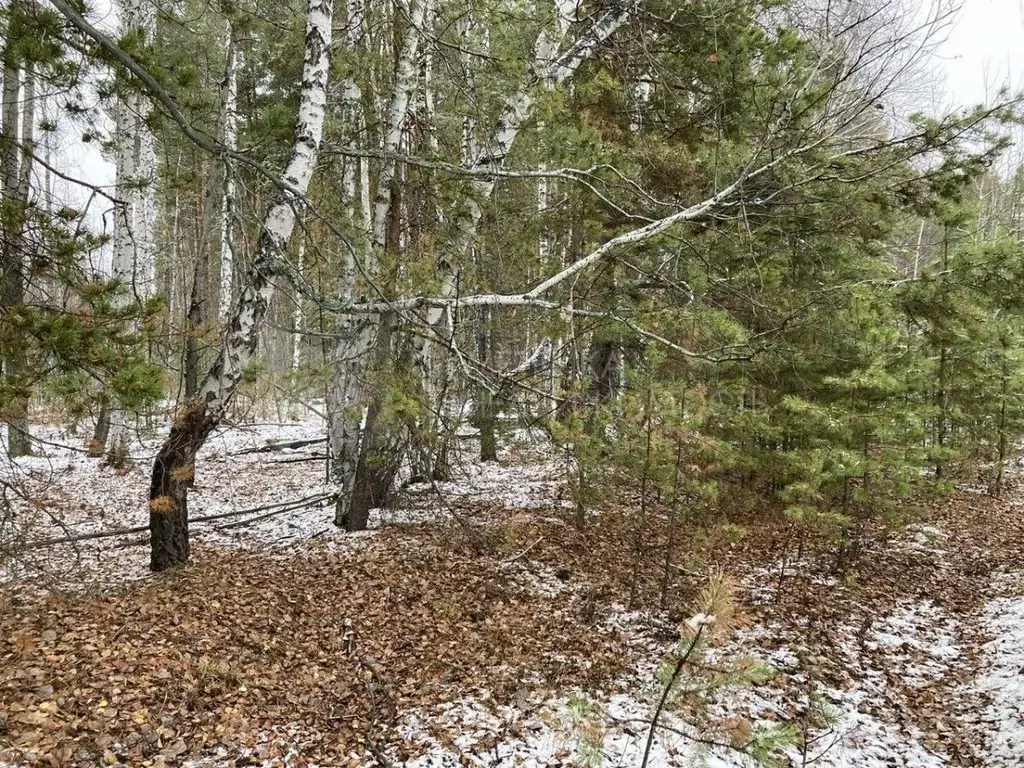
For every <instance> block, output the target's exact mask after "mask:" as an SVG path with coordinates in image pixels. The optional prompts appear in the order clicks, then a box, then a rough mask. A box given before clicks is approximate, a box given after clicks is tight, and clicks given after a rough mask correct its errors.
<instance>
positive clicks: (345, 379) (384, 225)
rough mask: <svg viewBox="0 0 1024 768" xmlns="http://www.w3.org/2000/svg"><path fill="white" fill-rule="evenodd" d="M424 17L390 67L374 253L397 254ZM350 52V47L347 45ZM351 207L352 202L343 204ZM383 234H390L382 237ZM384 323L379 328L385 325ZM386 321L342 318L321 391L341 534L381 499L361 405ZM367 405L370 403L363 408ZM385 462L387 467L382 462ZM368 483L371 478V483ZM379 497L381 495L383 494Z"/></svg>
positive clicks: (372, 422) (374, 406) (374, 444)
mask: <svg viewBox="0 0 1024 768" xmlns="http://www.w3.org/2000/svg"><path fill="white" fill-rule="evenodd" d="M362 10H363V9H362V6H361V5H360V4H358V3H353V4H352V5H351V6H350V8H349V12H350V14H359V15H358V16H357V17H355V18H351V17H350V19H349V34H350V35H355V34H356V33H357V30H361V27H362V17H361V14H362ZM428 10H429V0H427V1H426V2H420V3H419V4H418V5H414V6H412V7H410V9H409V25H408V27H407V29H406V31H405V35H404V37H403V40H402V45H401V48H400V50H399V52H398V57H397V60H396V63H395V80H394V86H393V88H392V93H391V100H390V103H389V106H388V110H387V115H388V120H387V124H386V128H385V133H384V139H383V146H382V148H383V150H384V157H385V159H384V160H382V161H381V167H380V174H379V176H378V180H377V194H376V199H375V204H374V207H373V219H372V222H369V223H370V225H371V226H370V231H369V234H370V237H371V240H372V242H373V244H374V247H375V252H380V251H382V250H388V249H391V250H392V251H394V250H396V249H397V245H398V243H397V237H396V233H395V231H394V229H395V222H396V221H398V218H397V216H398V210H397V199H398V197H397V188H396V187H395V175H396V174H395V172H396V161H395V159H394V155H395V154H397V152H398V151H399V150H400V148H401V143H402V137H403V135H404V132H405V122H406V118H407V116H408V113H409V105H410V101H411V98H412V94H413V91H414V89H415V87H416V79H417V74H418V62H419V59H418V55H417V51H418V50H419V44H420V36H421V34H422V31H423V24H424V19H425V18H426V14H427V11H428ZM349 42H350V45H353V46H355V45H357V44H358V41H357V39H356V38H354V37H350V39H349ZM345 93H346V95H347V97H348V98H349V100H350V104H351V107H352V113H353V115H354V114H355V113H356V112H358V111H360V110H359V107H358V89H357V88H356V87H355V84H354V82H353V83H352V84H351V86H349V87H347V88H346V90H345ZM366 182H367V177H366V176H365V175H363V177H362V188H363V191H364V194H365V190H366V189H367V188H368V185H367V183H366ZM350 199H354V195H352V196H351V197H350ZM389 230H391V231H390V234H389ZM364 269H365V270H366V271H367V272H368V273H369V274H370V275H371V276H372V277H377V276H378V271H379V270H378V268H377V263H376V259H375V258H374V257H371V258H370V259H368V260H367V263H366V264H364ZM345 270H346V272H347V273H348V276H350V277H351V281H350V282H348V283H347V287H348V291H349V293H348V294H347V295H348V296H352V295H353V294H352V293H351V291H352V290H353V289H354V285H355V272H356V265H355V262H354V255H352V254H349V255H348V256H347V257H346V264H345ZM385 320H386V321H385ZM390 322H391V320H390V318H387V319H384V318H382V317H381V316H378V315H367V316H365V317H361V318H357V317H343V318H342V319H341V321H340V328H339V337H340V338H339V343H338V345H337V348H336V352H335V359H334V366H335V368H334V377H333V380H332V383H331V387H330V388H329V402H328V412H329V416H330V428H329V432H330V434H329V438H330V447H331V454H332V455H333V457H334V465H333V466H334V473H333V474H334V481H335V483H336V485H337V486H338V502H337V506H336V508H335V517H334V522H335V524H336V525H338V526H339V527H344V528H346V529H347V530H350V531H354V530H362V529H364V528H365V527H366V520H367V518H368V512H369V509H370V508H371V507H372V506H373V505H375V504H376V503H377V502H378V501H379V499H380V498H381V495H382V491H381V489H380V488H379V485H380V482H381V478H382V477H386V476H388V475H389V472H384V473H377V472H371V467H373V466H375V465H376V464H378V463H379V462H378V458H379V457H377V456H375V455H374V454H376V453H377V451H378V449H380V450H383V448H382V447H381V445H380V441H379V440H378V436H377V435H376V434H375V432H376V428H377V426H378V420H377V415H378V414H379V411H380V406H379V403H377V402H373V401H372V399H371V398H368V392H367V387H366V379H367V375H368V371H369V370H370V369H371V368H374V367H377V366H376V365H370V363H371V362H375V363H379V362H383V361H385V360H387V359H388V354H389V350H387V349H384V348H382V345H387V346H388V347H390V345H391V339H392V336H393V334H392V332H391V329H390V328H389V327H386V326H389V325H390ZM368 399H371V402H369V403H367V402H366V401H367V400H368ZM388 461H393V458H389V459H388ZM371 475H373V476H372V477H371ZM386 490H387V489H384V491H385V492H386Z"/></svg>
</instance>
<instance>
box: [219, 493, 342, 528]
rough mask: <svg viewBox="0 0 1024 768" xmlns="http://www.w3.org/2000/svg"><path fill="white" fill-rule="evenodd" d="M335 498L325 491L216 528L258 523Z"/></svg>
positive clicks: (240, 526)
mask: <svg viewBox="0 0 1024 768" xmlns="http://www.w3.org/2000/svg"><path fill="white" fill-rule="evenodd" d="M337 498H338V494H336V493H326V494H324V495H323V496H320V497H319V498H313V499H309V500H303V501H298V502H295V504H293V505H292V506H289V507H283V508H281V509H275V510H272V511H270V512H265V513H263V514H262V515H257V516H256V517H250V518H248V519H246V520H239V521H238V522H234V523H228V524H227V525H218V526H217V528H216V530H218V531H226V530H228V529H229V528H243V527H245V526H247V525H252V524H253V523H258V522H259V521H260V520H266V519H268V518H271V517H274V516H275V515H283V514H285V513H286V512H294V511H295V510H297V509H305V508H306V507H312V506H313V505H315V504H320V503H322V502H325V501H335V500H336V499H337Z"/></svg>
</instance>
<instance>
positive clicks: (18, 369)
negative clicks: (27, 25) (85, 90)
mask: <svg viewBox="0 0 1024 768" xmlns="http://www.w3.org/2000/svg"><path fill="white" fill-rule="evenodd" d="M21 10H22V9H21V7H20V4H19V3H14V4H13V6H12V8H11V17H12V18H11V22H10V23H11V24H12V25H15V24H18V15H19V14H20V12H21ZM17 38H18V35H17V34H16V33H12V34H10V35H9V36H8V41H9V42H8V44H7V45H6V46H5V48H4V54H3V65H4V89H3V107H2V123H0V130H2V132H3V164H4V174H3V201H2V203H0V204H2V206H3V216H2V220H3V230H4V231H3V246H2V259H3V281H4V282H3V293H2V298H0V310H2V312H3V313H4V314H8V313H10V312H12V311H15V312H16V311H17V310H18V307H19V306H20V305H23V304H24V302H25V253H24V243H23V240H22V234H23V230H24V224H25V214H26V209H27V206H28V193H29V171H30V169H31V162H32V159H31V158H32V155H31V151H32V150H31V147H32V141H33V132H34V130H33V129H34V125H35V116H34V106H35V98H34V95H35V92H34V88H35V82H34V78H33V76H32V73H31V70H30V69H28V68H26V70H25V88H24V99H23V103H24V108H23V122H22V135H21V136H20V137H19V136H18V112H19V109H18V107H19V95H20V92H21V88H20V84H21V76H22V75H21V67H20V61H19V58H18V54H17V52H16V43H15V41H16V40H17ZM3 368H4V374H5V377H6V378H7V380H8V382H9V383H12V384H13V385H14V387H15V389H16V390H17V389H21V388H22V387H23V386H24V387H25V388H26V389H27V386H28V383H27V382H24V381H21V379H22V378H23V377H24V375H25V373H26V360H25V352H24V346H23V345H21V344H14V345H13V346H12V347H10V348H8V349H5V350H4V351H3ZM6 409H7V413H6V421H7V452H8V454H9V455H11V456H13V457H17V456H28V455H30V454H31V453H32V438H31V435H30V433H29V426H28V397H27V396H26V395H22V394H19V395H17V396H15V397H13V398H12V399H11V402H10V403H9V404H7V406H6Z"/></svg>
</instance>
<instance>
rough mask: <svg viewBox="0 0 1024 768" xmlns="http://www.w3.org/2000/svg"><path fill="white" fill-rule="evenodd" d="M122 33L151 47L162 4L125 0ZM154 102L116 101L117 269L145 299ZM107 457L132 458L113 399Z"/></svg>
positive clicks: (116, 461)
mask: <svg viewBox="0 0 1024 768" xmlns="http://www.w3.org/2000/svg"><path fill="white" fill-rule="evenodd" d="M120 10H121V32H122V35H126V36H127V35H131V36H134V37H136V38H137V44H138V45H140V46H145V45H146V44H147V43H148V42H150V41H152V39H153V33H154V31H155V26H156V9H155V7H154V6H153V5H152V4H151V3H149V2H146V0H124V3H123V5H122V7H121V9H120ZM150 109H151V106H150V103H149V100H148V99H147V98H146V97H145V95H144V94H143V93H141V92H140V91H139V90H137V89H134V88H130V89H128V90H125V91H124V92H123V93H122V94H120V95H119V97H118V100H117V103H116V104H115V106H114V116H115V117H114V122H115V132H116V135H115V146H116V149H115V162H116V166H117V179H116V183H115V189H116V193H117V197H118V199H119V200H121V201H123V202H122V203H121V204H119V205H118V206H116V207H115V210H114V238H113V255H112V262H111V274H112V275H113V277H114V278H115V279H117V280H119V281H120V282H121V284H122V286H123V288H124V290H125V291H126V296H125V298H124V299H123V301H125V302H127V301H129V300H130V298H135V299H137V300H145V299H147V298H149V296H150V295H151V294H152V291H153V257H154V238H155V234H156V232H155V230H156V146H155V142H156V139H155V137H154V136H153V132H152V130H151V129H150V128H149V126H148V124H147V120H148V118H149V112H150ZM108 419H109V430H108V432H107V434H106V438H107V458H106V461H107V462H108V463H109V464H112V465H115V466H120V465H121V464H123V463H124V462H125V461H126V460H127V459H128V458H129V449H128V437H129V425H128V414H127V413H126V411H125V409H124V407H123V406H122V405H121V404H119V403H116V402H115V403H113V404H112V407H111V409H110V411H109V415H108Z"/></svg>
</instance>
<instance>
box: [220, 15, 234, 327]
mask: <svg viewBox="0 0 1024 768" xmlns="http://www.w3.org/2000/svg"><path fill="white" fill-rule="evenodd" d="M239 59H240V57H239V54H238V43H237V41H236V40H235V30H234V27H233V26H231V25H230V24H229V26H228V54H227V63H226V65H225V69H224V79H223V80H222V81H221V88H220V104H221V143H222V144H223V145H224V147H225V148H226V149H228V150H229V151H232V152H233V151H234V150H235V149H237V147H238V68H239V63H240V62H239ZM222 171H223V191H222V197H221V209H220V291H219V295H218V297H217V306H218V314H219V316H220V319H221V321H222V322H225V321H227V319H228V317H229V316H230V314H231V302H232V299H233V298H234V285H235V241H234V237H233V231H234V228H233V221H234V217H235V173H234V167H233V164H232V162H231V160H230V158H228V157H227V155H225V157H224V159H223V166H222Z"/></svg>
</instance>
